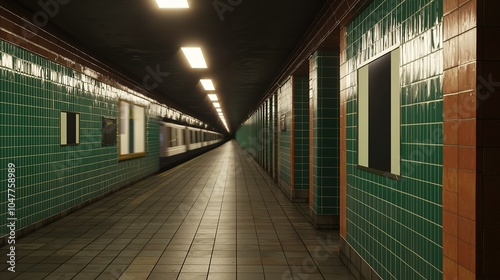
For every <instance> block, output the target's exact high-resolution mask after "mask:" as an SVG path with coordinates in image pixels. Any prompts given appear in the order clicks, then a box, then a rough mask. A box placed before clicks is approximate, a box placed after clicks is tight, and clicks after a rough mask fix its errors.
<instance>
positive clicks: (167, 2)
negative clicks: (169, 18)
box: [156, 0, 189, 9]
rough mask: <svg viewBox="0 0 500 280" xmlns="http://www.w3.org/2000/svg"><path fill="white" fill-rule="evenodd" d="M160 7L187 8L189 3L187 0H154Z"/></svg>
mask: <svg viewBox="0 0 500 280" xmlns="http://www.w3.org/2000/svg"><path fill="white" fill-rule="evenodd" d="M156 3H157V4H158V7H160V8H161V9H187V8H189V4H188V2H187V0H156Z"/></svg>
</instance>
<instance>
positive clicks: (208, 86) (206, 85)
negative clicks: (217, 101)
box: [200, 79, 215, 90]
mask: <svg viewBox="0 0 500 280" xmlns="http://www.w3.org/2000/svg"><path fill="white" fill-rule="evenodd" d="M200 82H201V85H202V86H203V88H204V89H205V90H215V87H214V83H213V82H212V80H210V79H202V80H200Z"/></svg>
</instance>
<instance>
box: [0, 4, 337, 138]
mask: <svg viewBox="0 0 500 280" xmlns="http://www.w3.org/2000/svg"><path fill="white" fill-rule="evenodd" d="M2 1H5V0H2ZM12 2H15V3H18V4H19V5H21V6H23V8H25V9H27V10H28V11H29V12H31V13H36V12H38V11H43V8H42V7H41V6H40V4H39V2H42V3H43V2H47V1H33V0H16V1H12ZM48 2H50V1H48ZM53 2H55V0H54V1H53ZM58 2H61V3H66V2H67V3H66V4H60V5H59V7H58V9H57V10H53V13H52V14H53V16H52V15H51V19H50V21H51V25H52V26H53V27H55V28H57V29H59V30H60V31H61V32H62V33H63V34H65V36H67V37H68V39H71V40H72V41H75V42H78V43H79V44H81V46H83V47H84V48H85V50H84V51H86V52H89V53H90V54H92V55H94V56H96V57H97V58H98V59H100V60H102V61H104V62H105V63H107V64H108V65H110V66H112V67H113V68H115V69H117V70H118V71H119V72H121V73H123V74H124V75H126V76H127V77H129V78H130V79H132V80H134V81H135V82H136V83H138V84H142V85H143V86H145V87H146V88H148V89H150V90H151V92H152V93H153V94H154V95H155V97H156V99H157V100H158V101H159V102H161V103H165V104H167V105H170V106H172V107H176V108H177V109H179V110H181V111H183V112H185V113H187V114H190V115H192V116H194V117H196V118H198V119H200V120H201V121H204V122H206V123H208V124H211V125H213V126H214V127H217V128H219V129H222V127H223V126H222V123H221V122H220V121H219V117H218V115H217V113H216V111H215V109H214V108H213V106H212V103H211V102H210V101H209V99H208V97H207V95H206V92H205V91H204V90H203V88H202V87H201V84H200V83H199V80H200V78H211V79H212V80H213V81H214V83H215V87H216V92H217V93H218V95H219V99H220V100H221V105H222V109H223V112H224V114H225V116H226V119H227V122H228V125H229V127H230V129H231V131H233V132H234V131H235V130H236V129H237V128H238V127H239V126H240V124H241V123H242V122H243V121H245V119H246V117H247V115H248V114H249V113H250V111H251V110H253V109H254V108H255V107H256V106H257V105H258V103H259V101H260V100H261V99H262V97H263V96H264V95H265V94H266V92H267V91H268V90H269V89H270V87H271V85H272V83H273V81H274V80H275V78H276V77H277V76H278V75H279V74H280V73H281V71H282V70H283V68H284V66H285V63H286V62H287V60H288V59H290V56H291V55H292V54H293V53H294V51H295V48H296V46H297V45H298V44H299V42H300V41H301V40H302V38H304V35H305V33H306V31H307V29H308V28H309V26H310V25H311V24H312V23H313V21H314V20H315V18H316V16H317V15H318V14H319V13H320V11H321V10H322V8H323V6H324V5H325V3H326V2H328V0H307V1H305V0H286V1H285V0H197V1H195V0H190V1H189V3H190V9H185V10H179V9H177V10H165V9H162V10H161V9H159V8H158V6H157V5H156V2H155V0H142V1H131V0H128V1H125V0H85V1H82V0H65V1H62V0H61V1H58ZM194 45H196V46H200V47H202V49H203V52H204V55H205V58H206V60H207V64H208V69H191V67H189V65H188V63H187V61H186V59H185V57H184V55H183V54H182V52H181V51H180V48H181V47H182V46H194ZM148 69H149V70H148ZM151 71H153V72H156V71H159V72H161V75H160V79H158V80H157V82H155V80H154V79H153V80H152V79H147V77H150V76H151V74H150V72H151ZM145 82H146V83H145Z"/></svg>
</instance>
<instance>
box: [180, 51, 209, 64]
mask: <svg viewBox="0 0 500 280" xmlns="http://www.w3.org/2000/svg"><path fill="white" fill-rule="evenodd" d="M181 50H182V51H183V52H184V55H185V56H186V58H187V60H188V62H189V64H190V65H191V67H192V68H207V63H206V62H205V58H204V57H203V52H202V51H201V48H181Z"/></svg>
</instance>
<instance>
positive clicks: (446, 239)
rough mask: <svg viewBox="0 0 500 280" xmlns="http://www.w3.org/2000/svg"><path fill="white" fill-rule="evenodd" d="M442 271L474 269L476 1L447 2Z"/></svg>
mask: <svg viewBox="0 0 500 280" xmlns="http://www.w3.org/2000/svg"><path fill="white" fill-rule="evenodd" d="M443 7H444V22H443V26H444V44H443V60H444V85H443V93H444V97H443V100H444V101H443V106H444V116H443V117H444V138H443V141H444V162H443V165H444V166H443V258H444V260H443V274H444V275H443V276H444V279H467V278H469V277H473V276H474V275H475V274H476V271H477V269H476V262H477V260H476V247H477V244H476V228H477V226H476V225H477V219H476V217H477V213H476V208H477V203H476V194H477V184H476V176H477V171H478V170H477V151H478V149H477V144H478V143H477V136H476V131H477V119H476V114H477V113H476V77H477V73H476V72H477V71H476V68H477V63H476V60H477V44H476V41H477V40H476V38H477V35H476V34H477V28H476V0H472V1H466V0H445V1H444V5H443Z"/></svg>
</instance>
